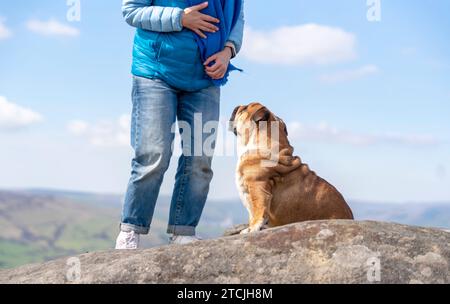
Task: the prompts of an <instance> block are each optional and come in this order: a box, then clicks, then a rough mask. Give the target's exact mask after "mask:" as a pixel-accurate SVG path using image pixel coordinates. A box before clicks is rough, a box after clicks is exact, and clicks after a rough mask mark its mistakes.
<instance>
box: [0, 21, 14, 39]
mask: <svg viewBox="0 0 450 304" xmlns="http://www.w3.org/2000/svg"><path fill="white" fill-rule="evenodd" d="M11 36H12V32H11V30H10V29H9V28H8V27H6V25H5V20H4V19H3V18H1V17H0V40H3V39H7V38H9V37H11Z"/></svg>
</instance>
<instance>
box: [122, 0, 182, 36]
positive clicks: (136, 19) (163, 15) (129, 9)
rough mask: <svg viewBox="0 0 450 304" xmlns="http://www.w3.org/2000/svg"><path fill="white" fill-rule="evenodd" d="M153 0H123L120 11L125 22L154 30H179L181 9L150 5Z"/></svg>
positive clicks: (180, 26)
mask: <svg viewBox="0 0 450 304" xmlns="http://www.w3.org/2000/svg"><path fill="white" fill-rule="evenodd" d="M152 3H153V0H123V3H122V13H123V17H124V18H125V20H126V22H127V23H128V24H129V25H131V26H133V27H137V28H141V29H144V30H149V31H154V32H179V31H181V30H182V29H183V26H182V24H181V18H182V16H183V10H182V9H181V8H179V7H163V6H154V5H152Z"/></svg>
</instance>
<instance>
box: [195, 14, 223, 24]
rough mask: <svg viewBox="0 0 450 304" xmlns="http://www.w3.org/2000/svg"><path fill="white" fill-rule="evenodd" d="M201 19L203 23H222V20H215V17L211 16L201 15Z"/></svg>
mask: <svg viewBox="0 0 450 304" xmlns="http://www.w3.org/2000/svg"><path fill="white" fill-rule="evenodd" d="M200 18H201V19H202V20H203V21H207V22H214V23H220V20H219V19H217V18H214V17H212V16H210V15H206V14H201V15H200Z"/></svg>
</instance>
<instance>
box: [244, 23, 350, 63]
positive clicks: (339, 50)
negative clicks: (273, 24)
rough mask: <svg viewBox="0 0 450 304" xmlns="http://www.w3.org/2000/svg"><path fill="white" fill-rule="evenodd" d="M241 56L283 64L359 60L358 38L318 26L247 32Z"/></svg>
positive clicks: (341, 31) (335, 29) (338, 29)
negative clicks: (357, 56) (357, 51)
mask: <svg viewBox="0 0 450 304" xmlns="http://www.w3.org/2000/svg"><path fill="white" fill-rule="evenodd" d="M242 55H243V56H244V57H245V58H247V59H249V60H252V61H255V62H259V63H269V64H283V65H326V64H334V63H339V62H345V61H349V60H352V59H355V58H356V37H355V35H353V34H352V33H348V32H346V31H344V30H342V29H340V28H337V27H329V26H323V25H318V24H305V25H297V26H285V27H280V28H277V29H274V30H271V31H259V30H254V29H252V28H246V30H245V43H244V47H243V50H242Z"/></svg>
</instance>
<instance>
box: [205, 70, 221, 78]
mask: <svg viewBox="0 0 450 304" xmlns="http://www.w3.org/2000/svg"><path fill="white" fill-rule="evenodd" d="M206 74H207V75H208V76H209V77H211V78H213V79H220V78H223V76H222V75H224V74H225V72H224V70H218V71H216V72H207V73H206ZM221 76H222V77H221Z"/></svg>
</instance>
